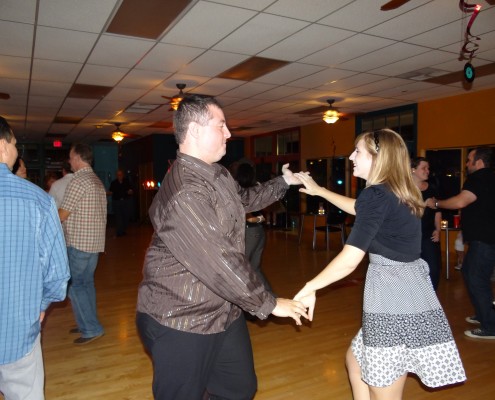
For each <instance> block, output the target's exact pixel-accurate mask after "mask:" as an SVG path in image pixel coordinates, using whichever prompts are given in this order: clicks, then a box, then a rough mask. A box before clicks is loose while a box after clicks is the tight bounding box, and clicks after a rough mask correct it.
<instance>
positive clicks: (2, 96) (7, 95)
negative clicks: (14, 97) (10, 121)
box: [0, 93, 10, 100]
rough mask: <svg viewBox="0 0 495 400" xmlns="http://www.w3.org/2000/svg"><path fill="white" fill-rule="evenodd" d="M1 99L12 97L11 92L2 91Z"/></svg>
mask: <svg viewBox="0 0 495 400" xmlns="http://www.w3.org/2000/svg"><path fill="white" fill-rule="evenodd" d="M0 99H2V100H8V99H10V94H8V93H0Z"/></svg>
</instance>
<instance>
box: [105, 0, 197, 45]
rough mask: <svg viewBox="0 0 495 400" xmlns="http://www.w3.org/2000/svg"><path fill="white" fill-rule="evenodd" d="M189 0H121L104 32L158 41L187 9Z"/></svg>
mask: <svg viewBox="0 0 495 400" xmlns="http://www.w3.org/2000/svg"><path fill="white" fill-rule="evenodd" d="M190 2H191V0H181V1H168V2H166V1H163V0H147V1H142V0H122V2H121V3H120V4H119V8H118V10H117V12H116V13H115V15H114V16H113V18H112V21H111V22H110V23H109V24H108V26H107V28H106V32H108V33H114V34H117V35H124V36H130V37H140V38H148V39H153V40H154V39H158V37H160V36H161V35H162V33H163V32H164V31H165V30H166V29H167V28H168V27H169V26H170V25H172V24H173V22H174V20H175V19H177V17H178V16H179V15H180V14H182V13H183V12H184V10H185V9H186V8H188V6H189V3H190Z"/></svg>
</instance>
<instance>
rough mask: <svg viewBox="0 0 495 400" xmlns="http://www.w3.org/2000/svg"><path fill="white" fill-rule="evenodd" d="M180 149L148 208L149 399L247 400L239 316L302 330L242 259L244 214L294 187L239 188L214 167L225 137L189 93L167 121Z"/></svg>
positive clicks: (291, 180) (142, 294) (145, 324)
mask: <svg viewBox="0 0 495 400" xmlns="http://www.w3.org/2000/svg"><path fill="white" fill-rule="evenodd" d="M174 130H175V137H176V140H177V143H178V145H179V151H178V153H177V159H176V161H175V162H174V163H173V165H172V166H171V168H170V170H169V172H168V173H167V174H166V175H165V178H164V180H163V183H162V185H161V187H160V189H159V190H158V193H157V194H156V195H155V197H154V199H153V203H152V204H151V207H150V210H149V216H150V220H151V223H152V224H153V229H154V233H153V236H152V239H151V244H150V246H149V248H148V250H147V252H146V256H145V262H144V267H143V280H142V282H141V284H140V285H139V290H138V304H137V316H136V323H137V327H138V331H139V334H140V336H141V338H142V340H143V343H144V346H145V348H146V349H147V351H148V352H149V353H150V354H151V357H152V360H153V395H154V397H155V399H160V400H164V399H167V400H168V399H174V400H199V399H202V398H203V395H204V394H205V392H207V393H208V394H209V395H210V396H211V397H210V398H218V399H230V400H235V399H239V400H240V399H251V398H252V397H254V394H255V392H256V389H257V382H256V374H255V371H254V362H253V355H252V349H251V341H250V338H249V332H248V330H247V325H246V321H245V319H244V316H243V314H242V311H241V309H243V310H245V311H247V312H249V313H250V314H252V315H256V316H257V317H258V318H260V319H265V318H267V317H268V316H269V315H270V314H274V315H276V316H279V317H287V316H288V317H291V318H293V319H294V320H295V321H296V323H297V324H301V321H300V317H301V316H304V317H306V318H307V313H306V310H305V308H304V306H303V304H301V303H300V302H298V301H293V300H288V299H281V298H275V297H274V296H273V295H272V294H271V293H270V292H268V291H267V290H266V288H265V286H264V284H263V282H262V281H261V279H260V278H259V276H258V275H257V274H256V273H255V272H254V271H253V269H252V268H251V266H250V265H249V261H248V260H247V258H246V256H245V253H244V231H245V227H244V224H245V222H244V221H245V215H246V213H249V212H251V211H253V210H259V209H261V208H264V207H266V206H267V205H268V204H270V203H271V202H273V201H275V200H277V199H280V198H281V197H282V196H283V195H284V193H285V192H286V190H287V189H288V188H289V184H300V181H299V179H296V178H295V177H294V176H293V174H292V172H290V170H289V169H288V168H287V165H285V166H284V167H283V169H282V173H283V176H281V177H278V178H275V179H273V180H271V181H268V182H266V183H264V184H261V185H257V186H254V187H252V188H250V189H249V190H242V189H241V188H240V186H239V185H238V184H237V183H236V181H235V180H234V178H233V177H232V175H231V174H230V173H229V172H228V170H227V169H226V168H224V167H223V166H221V165H220V164H218V163H217V162H218V161H219V160H220V159H221V158H222V157H223V156H224V155H225V152H226V142H227V139H228V138H230V132H229V130H228V128H227V123H226V121H225V116H224V113H223V111H222V109H221V108H220V106H219V104H218V103H217V102H216V100H215V99H213V98H211V97H202V96H188V97H186V98H184V100H182V101H181V103H180V105H179V108H178V110H177V111H176V112H175V115H174Z"/></svg>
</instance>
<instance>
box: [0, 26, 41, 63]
mask: <svg viewBox="0 0 495 400" xmlns="http://www.w3.org/2000/svg"><path fill="white" fill-rule="evenodd" d="M0 18H1V17H0ZM33 31H34V29H33V25H27V24H20V23H17V22H10V21H1V20H0V37H1V38H2V40H0V54H3V55H5V56H16V57H31V51H32V48H33Z"/></svg>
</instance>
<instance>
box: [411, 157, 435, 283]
mask: <svg viewBox="0 0 495 400" xmlns="http://www.w3.org/2000/svg"><path fill="white" fill-rule="evenodd" d="M411 170H412V178H413V181H414V184H415V185H416V186H417V187H418V189H419V190H420V191H421V196H422V198H423V200H426V199H429V198H430V197H437V196H438V191H437V190H436V188H435V187H433V186H432V185H431V184H430V183H429V182H428V177H429V175H430V163H429V162H428V160H427V159H426V158H424V157H416V158H414V159H412V160H411ZM441 220H442V213H441V212H440V210H432V209H430V208H426V209H425V210H424V213H423V216H422V217H421V258H422V259H423V260H425V261H426V262H427V263H428V267H429V268H430V278H431V283H432V284H433V289H435V290H437V289H438V284H439V283H440V272H441V269H442V254H441V249H440V222H441Z"/></svg>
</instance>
